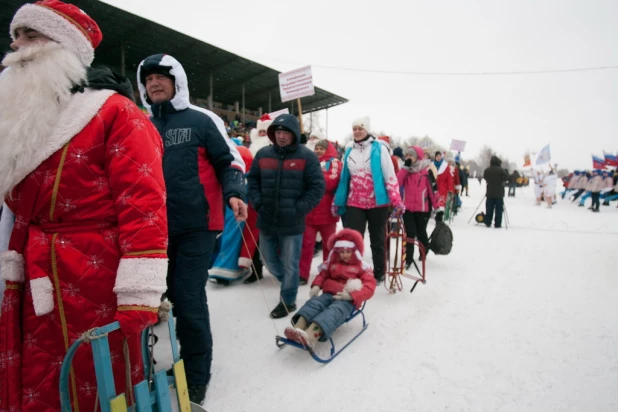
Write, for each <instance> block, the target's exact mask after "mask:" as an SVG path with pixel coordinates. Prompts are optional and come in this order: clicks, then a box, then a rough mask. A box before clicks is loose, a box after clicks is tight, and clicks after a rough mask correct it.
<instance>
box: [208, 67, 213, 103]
mask: <svg viewBox="0 0 618 412" xmlns="http://www.w3.org/2000/svg"><path fill="white" fill-rule="evenodd" d="M213 100H214V96H213V89H212V73H211V74H210V93H209V94H208V110H212V107H213Z"/></svg>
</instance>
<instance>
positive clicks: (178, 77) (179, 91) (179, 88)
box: [137, 55, 226, 136]
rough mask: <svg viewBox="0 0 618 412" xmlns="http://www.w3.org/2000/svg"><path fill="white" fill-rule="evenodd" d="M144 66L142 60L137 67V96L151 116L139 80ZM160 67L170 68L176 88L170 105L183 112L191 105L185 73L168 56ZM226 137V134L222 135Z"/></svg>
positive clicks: (146, 95)
mask: <svg viewBox="0 0 618 412" xmlns="http://www.w3.org/2000/svg"><path fill="white" fill-rule="evenodd" d="M143 65H144V60H142V61H141V63H140V64H139V66H138V67H137V88H138V89H139V95H140V98H141V99H142V104H143V105H144V107H145V108H146V109H147V110H148V113H150V114H151V115H152V109H151V107H150V104H149V103H148V101H146V98H147V97H148V94H147V93H146V85H145V84H143V83H142V80H141V72H142V66H143ZM159 65H160V66H165V67H171V69H170V74H171V75H172V76H174V79H175V80H174V87H175V88H176V94H174V97H173V98H172V100H170V103H171V104H172V106H173V107H174V109H176V110H184V109H186V108H187V107H189V106H190V105H191V102H190V99H189V80H187V73H186V72H185V69H184V68H183V67H182V64H180V62H179V61H178V60H176V59H175V58H173V57H172V56H170V55H165V56H163V58H162V59H161V62H159ZM224 136H226V134H224Z"/></svg>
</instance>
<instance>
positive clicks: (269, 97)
mask: <svg viewBox="0 0 618 412" xmlns="http://www.w3.org/2000/svg"><path fill="white" fill-rule="evenodd" d="M272 111H273V106H272V94H271V93H270V92H268V113H272Z"/></svg>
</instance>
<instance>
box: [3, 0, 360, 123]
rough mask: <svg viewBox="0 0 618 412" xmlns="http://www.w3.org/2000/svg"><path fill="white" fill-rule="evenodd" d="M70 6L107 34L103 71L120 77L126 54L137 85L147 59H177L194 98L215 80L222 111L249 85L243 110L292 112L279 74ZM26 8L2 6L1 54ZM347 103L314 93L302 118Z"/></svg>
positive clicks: (80, 2) (109, 9)
mask: <svg viewBox="0 0 618 412" xmlns="http://www.w3.org/2000/svg"><path fill="white" fill-rule="evenodd" d="M69 2H70V3H72V4H75V5H76V6H78V7H80V8H82V9H84V10H85V11H86V12H87V13H88V14H89V15H90V16H91V17H92V18H93V19H94V20H95V21H96V22H97V23H98V24H99V26H100V28H101V30H102V31H103V42H102V43H101V45H100V46H99V47H98V48H97V50H96V58H95V61H94V65H95V66H96V65H103V66H108V67H110V68H112V69H113V70H115V71H118V72H122V69H121V66H122V50H123V48H124V62H125V64H124V66H125V75H126V76H127V77H129V78H130V79H131V81H132V82H133V83H134V85H135V76H136V72H137V66H138V64H139V62H140V61H142V60H143V59H144V58H145V57H147V56H150V55H152V54H157V53H166V54H169V55H172V56H174V57H175V58H176V59H178V61H180V62H181V63H182V65H183V66H184V68H185V71H186V72H187V76H188V78H189V88H190V93H191V95H192V97H196V98H202V99H206V98H207V97H208V95H209V94H210V75H212V80H213V100H214V101H215V102H219V103H222V104H224V105H234V103H235V102H241V101H242V85H243V84H244V85H245V107H246V108H247V109H251V110H257V109H258V108H259V107H262V108H263V111H264V112H266V111H268V109H269V94H270V103H271V104H270V108H271V111H276V110H280V109H283V108H290V102H286V103H282V102H281V96H280V94H279V77H278V75H279V73H280V72H278V71H277V70H274V69H271V68H269V67H266V66H263V65H261V64H259V63H256V62H254V61H251V60H249V59H245V58H244V57H241V56H238V55H236V54H233V53H230V52H228V51H226V50H223V49H220V48H218V47H215V46H213V45H211V44H208V43H205V42H203V41H201V40H197V39H194V38H192V37H189V36H187V35H185V34H182V33H179V32H177V31H175V30H172V29H169V28H167V27H165V26H162V25H160V24H158V23H154V22H152V21H150V20H146V19H144V18H142V17H139V16H136V15H134V14H131V13H128V12H126V11H124V10H120V9H118V8H116V7H113V6H110V5H109V4H106V3H103V2H100V1H93V0H73V1H69ZM22 4H24V1H20V0H0V27H2V28H4V30H5V33H6V34H5V35H4V36H0V50H1V51H7V50H9V45H10V42H11V40H10V37H9V34H8V30H9V26H10V23H11V19H12V17H13V15H14V13H15V11H16V10H17V9H18V8H19V7H20V6H21V5H22ZM347 101H348V100H347V99H345V98H343V97H340V96H337V95H335V94H333V93H330V92H328V91H326V90H323V89H320V88H317V87H316V88H315V95H313V96H310V97H304V98H303V100H302V107H303V113H309V112H312V111H316V110H322V109H327V108H329V107H333V106H337V105H339V104H343V103H346V102H347Z"/></svg>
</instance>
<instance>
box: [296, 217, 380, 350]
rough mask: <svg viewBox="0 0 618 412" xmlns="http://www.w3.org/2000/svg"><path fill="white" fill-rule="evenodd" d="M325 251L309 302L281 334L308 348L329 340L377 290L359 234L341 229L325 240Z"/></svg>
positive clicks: (361, 237)
mask: <svg viewBox="0 0 618 412" xmlns="http://www.w3.org/2000/svg"><path fill="white" fill-rule="evenodd" d="M328 247H329V249H331V252H330V256H329V258H328V261H326V262H324V263H322V264H321V265H320V274H319V275H318V276H317V277H316V278H315V280H314V281H313V284H312V286H311V291H310V292H309V296H311V299H309V300H308V301H307V303H305V305H304V306H303V307H302V308H301V309H300V310H299V311H298V313H296V315H294V317H292V326H289V327H287V328H286V329H285V332H284V333H285V337H286V338H288V339H290V340H293V341H295V342H298V343H301V344H303V345H305V346H306V347H308V348H313V347H314V346H315V345H316V343H317V342H318V341H321V342H324V341H326V340H328V339H329V338H330V336H331V335H332V334H333V332H334V331H335V330H336V329H337V328H338V327H339V326H341V325H343V324H344V323H345V321H346V320H347V319H348V318H349V317H350V315H351V314H352V312H353V311H354V309H359V308H360V307H361V306H362V305H363V302H365V301H366V300H368V299H370V298H371V297H372V296H373V293H374V291H375V289H376V280H375V278H374V276H373V271H372V270H371V267H370V266H369V264H368V263H367V262H365V261H363V250H364V242H363V236H362V235H361V234H360V233H358V232H357V231H356V230H352V229H343V230H341V231H340V232H339V233H337V234H335V235H333V236H331V237H330V238H329V239H328ZM320 291H322V292H323V293H322V294H321V295H319V293H320ZM318 295H319V296H318Z"/></svg>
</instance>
